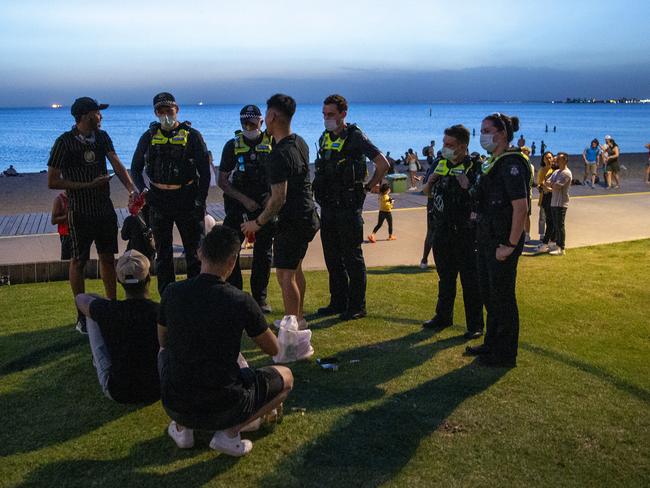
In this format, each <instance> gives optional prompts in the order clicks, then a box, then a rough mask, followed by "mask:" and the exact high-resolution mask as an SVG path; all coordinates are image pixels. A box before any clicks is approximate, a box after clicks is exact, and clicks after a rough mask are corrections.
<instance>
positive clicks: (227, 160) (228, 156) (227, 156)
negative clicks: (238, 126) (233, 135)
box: [219, 139, 237, 173]
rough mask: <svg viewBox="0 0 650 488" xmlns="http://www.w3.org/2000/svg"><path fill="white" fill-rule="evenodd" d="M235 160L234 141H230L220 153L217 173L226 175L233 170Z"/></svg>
mask: <svg viewBox="0 0 650 488" xmlns="http://www.w3.org/2000/svg"><path fill="white" fill-rule="evenodd" d="M236 164H237V160H236V159H235V140H234V139H230V140H229V141H228V142H226V144H225V145H224V146H223V151H222V152H221V162H220V163H219V171H223V172H224V173H228V172H230V171H233V170H234V169H235V166H236Z"/></svg>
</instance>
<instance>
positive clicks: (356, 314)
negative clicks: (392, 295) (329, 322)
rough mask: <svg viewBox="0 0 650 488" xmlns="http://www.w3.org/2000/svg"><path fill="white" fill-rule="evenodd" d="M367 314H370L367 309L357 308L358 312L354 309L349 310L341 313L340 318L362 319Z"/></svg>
mask: <svg viewBox="0 0 650 488" xmlns="http://www.w3.org/2000/svg"><path fill="white" fill-rule="evenodd" d="M366 315H368V312H366V311H365V310H357V311H356V312H355V311H353V310H348V311H346V312H343V313H342V314H341V315H339V319H341V320H357V319H362V318H364V317H365V316H366Z"/></svg>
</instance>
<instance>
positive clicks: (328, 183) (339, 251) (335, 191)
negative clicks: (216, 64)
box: [312, 95, 390, 320]
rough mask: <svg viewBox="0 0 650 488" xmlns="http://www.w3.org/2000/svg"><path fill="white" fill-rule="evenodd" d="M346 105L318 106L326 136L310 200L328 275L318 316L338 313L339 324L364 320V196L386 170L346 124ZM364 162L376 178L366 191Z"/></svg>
mask: <svg viewBox="0 0 650 488" xmlns="http://www.w3.org/2000/svg"><path fill="white" fill-rule="evenodd" d="M347 111H348V103H347V101H346V99H345V98H343V97H342V96H341V95H330V96H329V97H327V98H326V99H325V101H324V102H323V117H324V122H325V129H326V130H325V132H323V135H322V136H321V138H320V141H319V146H320V147H319V151H318V159H317V160H316V168H315V171H316V174H315V177H314V182H313V185H312V186H313V190H314V197H315V199H316V201H317V202H318V203H319V204H320V206H321V242H322V244H323V254H324V256H325V265H326V266H327V271H328V273H329V288H330V303H329V304H328V305H327V306H325V307H321V308H320V309H318V314H319V315H333V314H336V313H340V314H341V315H340V318H341V319H342V320H350V319H358V318H361V317H365V315H366V264H365V262H364V260H363V252H362V250H361V243H362V242H363V216H362V211H363V202H364V200H365V193H366V191H368V190H369V189H370V188H372V187H373V186H375V185H376V184H377V183H379V182H380V181H381V179H382V178H383V176H384V174H385V173H386V171H387V170H388V168H389V167H390V165H389V164H388V161H387V160H386V158H385V157H384V155H383V154H382V153H381V152H380V151H379V149H377V147H376V146H375V145H374V144H373V143H372V142H370V140H369V139H368V138H367V137H366V135H365V134H364V133H363V132H362V131H361V129H359V127H357V126H356V125H354V124H346V122H345V117H346V115H347ZM366 158H368V159H370V160H372V161H374V163H375V165H376V169H375V173H374V175H373V177H372V178H371V180H370V182H369V183H368V184H367V185H365V187H364V181H365V179H366V176H367V173H368V170H367V166H366Z"/></svg>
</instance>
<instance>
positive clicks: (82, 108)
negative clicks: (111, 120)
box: [70, 97, 108, 117]
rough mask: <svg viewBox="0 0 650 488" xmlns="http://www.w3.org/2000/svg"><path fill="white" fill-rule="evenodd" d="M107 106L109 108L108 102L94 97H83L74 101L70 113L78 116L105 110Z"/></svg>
mask: <svg viewBox="0 0 650 488" xmlns="http://www.w3.org/2000/svg"><path fill="white" fill-rule="evenodd" d="M105 108H108V103H99V102H98V101H97V100H95V99H94V98H90V97H81V98H77V99H76V100H75V101H74V103H73V104H72V107H70V113H71V114H72V115H74V116H75V117H77V116H79V115H86V114H87V113H89V112H93V111H95V110H104V109H105Z"/></svg>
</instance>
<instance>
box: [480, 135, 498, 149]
mask: <svg viewBox="0 0 650 488" xmlns="http://www.w3.org/2000/svg"><path fill="white" fill-rule="evenodd" d="M481 147H482V148H483V149H485V150H486V151H487V152H489V153H491V152H492V151H494V149H495V148H496V147H497V144H496V142H494V135H493V134H481Z"/></svg>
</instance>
